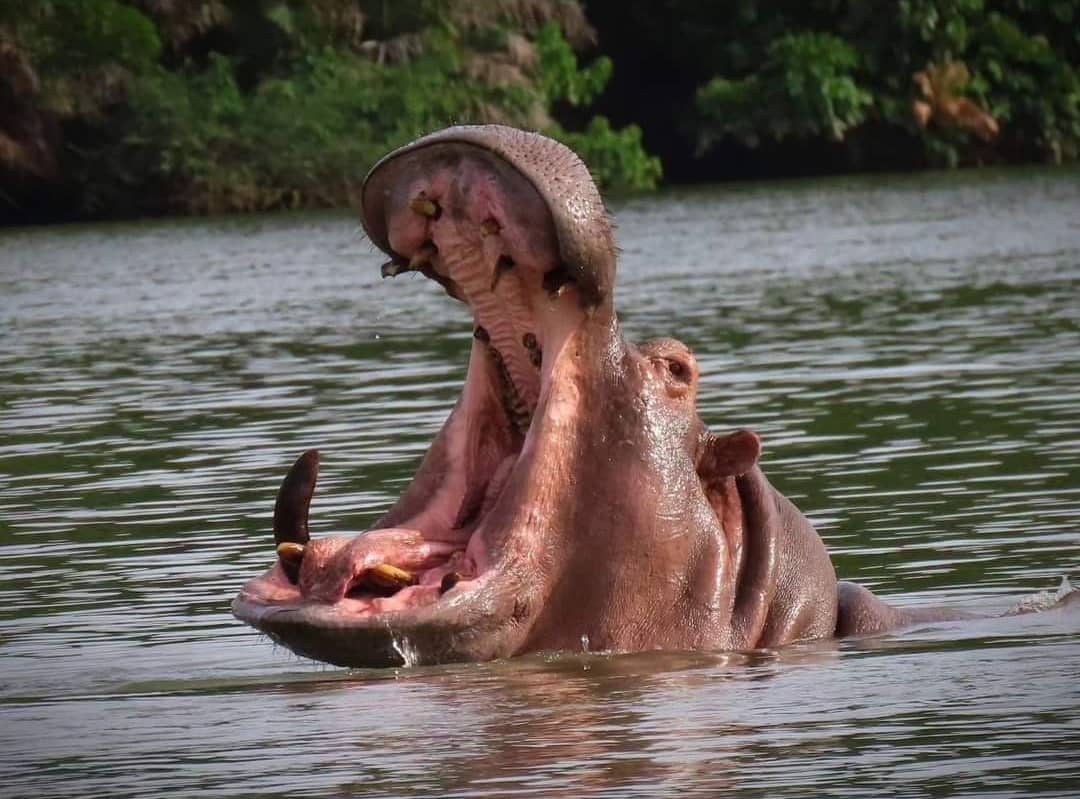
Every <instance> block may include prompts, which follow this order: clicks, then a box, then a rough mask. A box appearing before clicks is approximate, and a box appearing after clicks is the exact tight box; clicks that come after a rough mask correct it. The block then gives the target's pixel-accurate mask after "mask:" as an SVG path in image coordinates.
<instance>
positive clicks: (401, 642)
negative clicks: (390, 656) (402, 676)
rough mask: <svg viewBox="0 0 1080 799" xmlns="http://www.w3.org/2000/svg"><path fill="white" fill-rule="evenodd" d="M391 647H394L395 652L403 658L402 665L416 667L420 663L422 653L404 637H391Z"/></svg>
mask: <svg viewBox="0 0 1080 799" xmlns="http://www.w3.org/2000/svg"><path fill="white" fill-rule="evenodd" d="M390 645H391V646H392V647H394V651H395V652H397V653H398V654H399V655H400V656H401V660H402V665H404V666H406V667H408V666H415V665H416V664H418V663H419V662H420V653H419V652H418V651H417V650H416V647H415V646H413V645H412V644H410V643H409V639H407V638H405V637H404V636H401V637H399V636H396V635H392V636H391V637H390Z"/></svg>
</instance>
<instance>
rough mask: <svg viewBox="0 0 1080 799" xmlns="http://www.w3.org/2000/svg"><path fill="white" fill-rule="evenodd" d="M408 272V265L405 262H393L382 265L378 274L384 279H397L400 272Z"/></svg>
mask: <svg viewBox="0 0 1080 799" xmlns="http://www.w3.org/2000/svg"><path fill="white" fill-rule="evenodd" d="M408 271H409V264H407V263H406V262H405V261H400V260H393V261H387V262H386V263H385V264H383V265H382V269H381V270H380V273H381V274H382V276H383V277H384V278H387V277H397V276H398V275H400V274H401V273H402V272H408Z"/></svg>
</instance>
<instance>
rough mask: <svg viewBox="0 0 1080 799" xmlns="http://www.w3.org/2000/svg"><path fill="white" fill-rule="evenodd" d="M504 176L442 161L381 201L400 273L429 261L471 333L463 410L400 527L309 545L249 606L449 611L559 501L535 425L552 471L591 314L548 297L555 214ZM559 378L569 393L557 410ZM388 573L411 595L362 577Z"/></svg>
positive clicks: (563, 298)
mask: <svg viewBox="0 0 1080 799" xmlns="http://www.w3.org/2000/svg"><path fill="white" fill-rule="evenodd" d="M507 169H508V168H507V167H506V166H505V165H501V164H499V163H498V162H495V161H493V160H491V159H476V158H463V159H457V160H455V161H454V163H453V165H448V164H445V163H443V162H441V161H440V160H439V159H435V160H434V162H433V163H432V164H431V165H430V169H429V170H427V169H425V170H423V171H421V172H420V173H414V174H413V176H412V178H411V179H410V180H405V181H401V182H399V183H397V184H395V185H394V186H393V187H392V188H391V190H390V194H389V196H388V197H387V198H386V203H385V208H386V209H387V211H386V213H387V219H386V225H387V231H388V237H389V241H390V244H391V247H392V249H393V250H394V252H395V253H396V254H397V256H398V257H399V258H400V259H403V261H405V262H409V261H413V262H417V260H418V259H421V258H423V259H426V266H427V268H430V269H431V270H432V271H433V272H434V274H435V275H437V276H439V278H441V280H442V281H445V282H444V285H447V287H448V289H447V290H448V291H450V293H451V294H453V295H454V296H457V297H459V298H460V299H463V300H464V301H465V302H466V303H467V304H468V306H469V308H470V310H471V312H472V315H473V323H474V329H476V331H477V332H476V338H475V340H474V342H473V347H472V352H471V356H470V362H469V370H468V375H467V378H466V382H465V386H464V389H463V392H462V398H461V401H460V402H459V403H458V406H457V407H456V408H455V410H454V412H453V413H452V415H451V417H450V419H449V420H448V421H447V423H446V425H445V426H444V428H443V431H442V432H441V433H440V436H439V438H438V439H436V442H435V444H433V446H432V451H431V452H430V453H429V456H428V459H427V460H425V463H424V465H423V466H422V467H421V471H420V472H419V473H418V474H417V477H416V479H415V480H414V487H415V486H416V485H420V487H421V489H423V491H422V492H421V494H422V495H421V496H419V497H416V496H410V493H409V492H407V493H406V495H405V496H403V498H402V501H401V502H399V503H398V506H397V507H396V508H395V510H394V511H391V513H390V514H388V516H387V519H388V520H391V521H392V524H393V526H388V527H384V528H379V529H373V530H370V531H369V532H367V533H364V534H362V535H358V536H351V537H344V536H331V537H322V538H315V539H312V540H311V541H309V542H308V543H307V544H306V545H305V547H304V552H303V559H302V562H301V563H300V567H299V579H298V581H297V582H296V583H295V584H294V583H292V582H291V581H290V580H289V578H288V576H287V575H286V573H285V572H284V571H283V569H282V567H281V565H280V563H279V564H278V565H276V566H275V567H274V568H273V569H271V570H270V571H269V572H267V573H266V574H264V575H262V576H260V577H256V578H254V579H253V580H251V581H249V582H248V583H247V585H246V586H245V587H244V589H243V591H242V596H243V598H245V599H247V600H249V601H255V602H260V603H266V604H267V605H274V606H300V605H303V604H306V603H319V604H321V605H324V606H328V607H332V608H333V609H334V613H335V614H337V613H340V614H342V615H343V616H348V617H353V618H356V617H365V616H373V615H376V614H381V613H387V612H391V611H402V610H407V609H414V608H419V607H423V606H426V605H430V604H433V603H435V602H437V601H439V600H440V599H441V598H442V597H443V596H448V598H449V599H452V598H453V597H455V596H460V595H461V594H462V593H464V592H469V591H471V590H473V589H475V588H476V587H477V586H478V585H479V584H480V583H481V582H482V580H481V579H478V578H481V577H482V575H484V574H485V573H486V572H488V571H489V570H490V569H492V568H493V566H494V565H496V563H497V561H498V558H499V557H500V553H501V549H502V546H503V544H504V543H505V542H506V540H507V538H508V531H507V530H506V529H503V528H504V527H505V526H506V525H508V524H509V525H511V526H512V525H513V524H514V521H513V520H514V519H515V518H517V517H518V514H519V513H520V512H521V508H522V506H523V505H524V506H526V507H527V506H529V505H530V503H538V502H539V501H540V500H541V499H543V498H546V497H548V496H549V495H550V494H551V493H552V491H553V489H554V487H553V486H549V487H546V486H545V483H546V481H547V479H548V478H546V477H545V476H544V475H543V474H541V475H540V476H537V475H536V474H535V473H534V471H533V469H532V468H531V461H532V459H533V455H534V450H535V449H536V446H537V442H536V441H535V440H534V438H535V435H536V434H535V432H534V431H535V430H536V428H537V427H538V425H536V424H533V422H534V416H535V415H543V416H544V417H545V419H544V424H543V425H542V426H543V427H545V428H547V432H546V434H545V435H547V436H548V437H550V438H551V440H552V441H553V442H555V443H550V442H549V444H548V445H547V449H548V450H549V451H548V452H547V453H546V455H545V458H544V461H545V462H549V463H550V462H558V461H559V460H560V456H559V455H558V453H557V452H555V453H553V452H551V451H550V450H551V448H552V447H553V446H554V447H555V448H558V447H565V446H569V444H568V443H566V442H569V441H572V440H573V437H572V436H571V437H564V436H560V435H558V431H559V430H560V429H562V430H566V431H572V430H573V429H574V428H575V427H576V425H577V417H578V411H579V407H580V405H579V403H580V396H579V394H578V392H577V390H576V388H575V386H576V385H577V381H576V380H575V379H574V378H573V373H574V372H575V370H576V369H577V368H578V365H577V364H576V363H574V362H573V359H564V358H562V357H561V356H562V355H563V351H564V348H565V345H566V343H567V341H568V340H569V339H571V337H572V336H573V333H574V331H575V330H576V329H577V327H578V325H579V324H580V322H581V321H582V319H583V312H582V310H581V309H580V307H579V302H578V299H577V296H576V292H575V290H574V288H573V286H569V287H567V288H566V289H565V290H560V291H552V290H549V289H545V288H544V275H545V274H547V273H548V272H550V271H551V270H552V269H554V268H555V267H556V266H557V264H558V255H557V246H556V241H555V237H554V233H553V231H552V230H551V225H550V222H547V221H546V220H548V219H549V216H548V213H547V209H546V207H545V205H544V203H543V201H542V200H541V199H540V197H539V195H538V194H537V193H536V191H535V190H534V189H533V188H532V187H531V184H528V183H527V181H525V180H524V178H522V177H521V176H520V175H517V173H512V174H495V170H502V171H503V172H505V171H506V170H507ZM536 220H545V222H544V223H543V224H537V222H536ZM418 253H419V254H420V255H419V256H418V255H417V254H418ZM451 287H452V289H451ZM563 361H566V362H565V363H564V362H563ZM557 363H559V364H560V365H559V366H558V367H557V366H556V364H557ZM557 368H558V369H559V371H560V372H562V373H563V374H560V375H559V376H558V378H557V380H558V384H559V386H560V387H561V388H560V390H559V391H557V392H554V396H552V394H553V392H552V390H551V387H552V374H553V371H554V370H556V369H557ZM560 441H562V442H564V443H562V444H559V443H558V442H560ZM428 460H432V461H433V462H434V464H433V465H431V466H430V467H429V465H428ZM425 469H427V470H428V471H427V472H425ZM553 477H554V475H553ZM564 478H565V476H562V477H560V478H559V479H560V481H561V480H563V479H564ZM410 491H412V488H410ZM414 493H415V492H414ZM507 493H510V494H513V496H512V497H510V496H504V495H505V494H507ZM511 500H512V501H511ZM402 507H404V509H405V510H406V512H405V513H404V514H402V513H399V512H398V509H399V508H402ZM519 543H520V542H519ZM516 555H520V556H522V557H526V558H527V557H529V556H528V554H527V553H524V552H517V553H516ZM536 557H540V553H536ZM382 564H388V565H391V566H393V567H396V568H397V569H401V570H404V571H405V572H407V573H408V574H409V575H410V576H411V577H412V582H413V584H411V585H405V586H404V587H400V588H398V589H397V590H396V591H393V592H392V594H391V595H389V596H381V595H379V593H380V592H379V591H378V590H375V589H373V588H372V587H371V586H370V585H369V584H368V583H367V582H366V580H367V577H366V575H368V573H369V571H370V570H371V569H373V568H374V567H377V566H380V565H382ZM448 575H451V577H449V578H448V577H447V576H448ZM383 593H385V591H384V592H383Z"/></svg>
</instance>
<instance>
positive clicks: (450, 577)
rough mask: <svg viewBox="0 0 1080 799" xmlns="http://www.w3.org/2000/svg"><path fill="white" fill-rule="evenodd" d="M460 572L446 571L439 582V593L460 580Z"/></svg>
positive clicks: (447, 589)
mask: <svg viewBox="0 0 1080 799" xmlns="http://www.w3.org/2000/svg"><path fill="white" fill-rule="evenodd" d="M461 579H462V578H461V573H460V572H447V573H446V574H444V575H443V578H442V582H440V583H439V593H440V594H445V593H446V592H447V591H449V590H450V589H451V588H453V587H454V586H455V585H457V584H458V583H460V582H461Z"/></svg>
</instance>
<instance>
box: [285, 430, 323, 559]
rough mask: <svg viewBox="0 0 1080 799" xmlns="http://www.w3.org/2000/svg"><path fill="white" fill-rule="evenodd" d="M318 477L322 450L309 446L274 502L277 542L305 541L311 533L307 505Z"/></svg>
mask: <svg viewBox="0 0 1080 799" xmlns="http://www.w3.org/2000/svg"><path fill="white" fill-rule="evenodd" d="M318 478H319V451H318V450H317V449H309V450H308V451H307V452H305V453H304V454H303V455H301V456H300V457H299V458H297V459H296V463H294V464H293V465H292V468H291V469H289V473H288V474H287V475H285V479H284V480H283V481H282V482H281V488H280V489H278V495H277V501H276V502H275V503H274V543H275V544H283V543H286V542H291V543H294V544H306V543H307V542H308V541H309V540H310V539H311V535H310V534H309V533H308V508H309V507H310V505H311V495H312V494H314V493H315V482H316V481H317V480H318Z"/></svg>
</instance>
